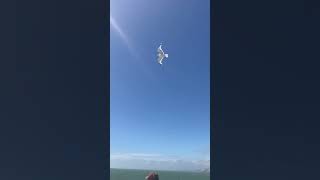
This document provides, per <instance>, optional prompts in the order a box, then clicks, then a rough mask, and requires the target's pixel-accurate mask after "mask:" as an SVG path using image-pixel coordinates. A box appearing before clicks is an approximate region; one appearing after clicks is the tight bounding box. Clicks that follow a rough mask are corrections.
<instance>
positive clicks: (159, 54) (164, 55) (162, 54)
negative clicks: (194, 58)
mask: <svg viewBox="0 0 320 180" xmlns="http://www.w3.org/2000/svg"><path fill="white" fill-rule="evenodd" d="M161 46H162V44H160V46H159V48H158V63H159V64H161V65H162V61H163V59H164V58H165V57H166V58H168V57H169V55H168V54H165V53H164V52H163V50H162V48H161Z"/></svg>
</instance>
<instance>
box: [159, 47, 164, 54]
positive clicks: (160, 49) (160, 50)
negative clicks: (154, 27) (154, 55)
mask: <svg viewBox="0 0 320 180" xmlns="http://www.w3.org/2000/svg"><path fill="white" fill-rule="evenodd" d="M161 46H162V45H160V46H159V48H158V53H161V54H164V52H163V50H162V48H161Z"/></svg>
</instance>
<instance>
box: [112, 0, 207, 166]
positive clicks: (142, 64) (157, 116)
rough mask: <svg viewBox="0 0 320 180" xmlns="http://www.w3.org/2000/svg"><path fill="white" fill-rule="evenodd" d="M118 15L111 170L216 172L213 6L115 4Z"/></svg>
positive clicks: (187, 1) (120, 0) (166, 0)
mask: <svg viewBox="0 0 320 180" xmlns="http://www.w3.org/2000/svg"><path fill="white" fill-rule="evenodd" d="M110 11H111V14H110V16H111V19H110V27H111V29H110V45H111V49H110V51H111V55H110V56H111V62H110V64H111V67H110V78H111V84H110V88H111V89H110V94H111V97H110V98H111V102H110V113H111V115H110V116H111V117H110V120H111V122H110V126H111V127H110V130H111V132H110V141H111V142H110V143H111V144H110V151H111V162H110V165H111V167H112V168H134V169H171V170H194V169H201V168H206V167H209V164H208V162H209V160H210V157H209V154H210V101H209V99H210V4H209V0H201V1H199V0H184V1H183V0H174V1H172V0H161V1H155V0H135V1H130V0H111V8H110ZM160 43H163V50H164V51H165V53H168V54H169V58H168V59H165V60H164V62H163V67H161V66H160V65H159V64H158V63H157V52H156V51H157V48H158V46H159V45H160Z"/></svg>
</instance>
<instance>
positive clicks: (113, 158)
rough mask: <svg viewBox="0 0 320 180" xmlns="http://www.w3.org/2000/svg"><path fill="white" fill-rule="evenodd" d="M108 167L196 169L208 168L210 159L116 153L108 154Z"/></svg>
mask: <svg viewBox="0 0 320 180" xmlns="http://www.w3.org/2000/svg"><path fill="white" fill-rule="evenodd" d="M110 167H111V168H122V169H152V170H176V171H197V170H202V169H209V168H210V159H203V160H192V159H186V158H182V157H177V156H166V155H162V154H144V153H116V154H111V155H110Z"/></svg>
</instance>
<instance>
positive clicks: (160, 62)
mask: <svg viewBox="0 0 320 180" xmlns="http://www.w3.org/2000/svg"><path fill="white" fill-rule="evenodd" d="M163 58H164V57H163V56H158V63H159V64H162V60H163Z"/></svg>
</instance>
